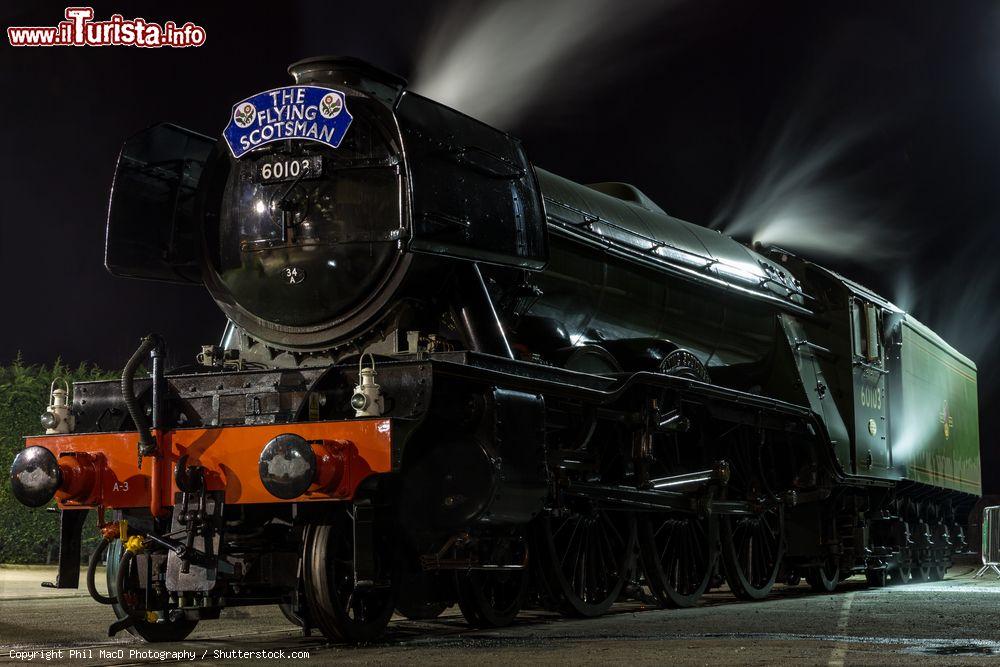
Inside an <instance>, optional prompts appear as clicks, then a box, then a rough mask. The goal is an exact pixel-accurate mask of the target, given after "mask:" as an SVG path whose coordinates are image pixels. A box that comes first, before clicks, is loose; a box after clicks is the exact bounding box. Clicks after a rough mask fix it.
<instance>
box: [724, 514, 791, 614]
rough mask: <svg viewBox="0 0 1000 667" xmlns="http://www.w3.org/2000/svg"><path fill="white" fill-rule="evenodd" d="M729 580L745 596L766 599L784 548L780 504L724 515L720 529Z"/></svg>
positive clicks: (730, 584) (735, 591) (743, 597)
mask: <svg viewBox="0 0 1000 667" xmlns="http://www.w3.org/2000/svg"><path fill="white" fill-rule="evenodd" d="M719 537H720V543H721V547H722V563H723V567H724V568H725V574H726V582H727V583H728V584H729V588H730V590H732V592H733V595H735V596H736V597H738V598H740V599H742V600H763V599H764V598H766V597H767V596H768V594H769V593H770V592H771V589H772V588H773V587H774V582H775V579H777V577H778V570H779V569H780V567H781V559H782V556H783V555H784V550H785V521H784V510H783V508H782V506H781V505H775V506H774V507H770V508H768V509H766V510H764V511H763V512H761V513H760V514H755V515H753V516H739V515H728V516H724V517H722V520H721V524H720V529H719Z"/></svg>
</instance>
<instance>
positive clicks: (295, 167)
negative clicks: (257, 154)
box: [254, 155, 323, 183]
mask: <svg viewBox="0 0 1000 667" xmlns="http://www.w3.org/2000/svg"><path fill="white" fill-rule="evenodd" d="M322 175H323V158H322V157H321V156H319V155H311V156H305V157H284V156H278V157H271V158H267V159H265V160H261V161H260V162H258V163H257V165H256V167H255V169H254V181H256V182H257V183H282V182H284V181H294V180H298V179H306V178H318V177H319V176H322Z"/></svg>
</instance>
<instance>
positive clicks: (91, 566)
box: [87, 537, 118, 604]
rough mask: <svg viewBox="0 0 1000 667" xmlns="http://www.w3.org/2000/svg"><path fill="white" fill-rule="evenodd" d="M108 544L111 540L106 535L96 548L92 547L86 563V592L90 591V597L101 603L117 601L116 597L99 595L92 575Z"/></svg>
mask: <svg viewBox="0 0 1000 667" xmlns="http://www.w3.org/2000/svg"><path fill="white" fill-rule="evenodd" d="M110 544H111V540H109V539H108V538H106V537H105V538H102V539H101V542H100V544H98V545H97V548H96V549H94V553H92V554H91V555H90V561H89V562H88V563H87V592H88V593H90V597H92V598H94V600H96V601H97V602H99V603H101V604H114V603H116V602H118V599H117V598H113V597H107V596H105V595H101V593H100V591H98V590H97V584H96V583H95V581H94V579H95V576H94V575H95V573H96V572H97V565H98V563H100V562H101V556H103V555H104V552H105V551H107V549H108V546H109V545H110ZM109 592H110V591H109Z"/></svg>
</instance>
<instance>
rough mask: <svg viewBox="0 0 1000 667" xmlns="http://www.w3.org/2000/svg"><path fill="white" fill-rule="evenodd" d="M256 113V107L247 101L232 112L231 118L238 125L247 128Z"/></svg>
mask: <svg viewBox="0 0 1000 667" xmlns="http://www.w3.org/2000/svg"><path fill="white" fill-rule="evenodd" d="M256 115H257V109H255V108H254V106H253V105H252V104H250V103H249V102H247V103H246V104H244V105H242V106H239V107H237V108H236V111H234V112H233V120H234V121H235V122H236V125H237V126H238V127H241V128H247V127H250V125H251V124H252V123H253V119H254V117H255V116H256Z"/></svg>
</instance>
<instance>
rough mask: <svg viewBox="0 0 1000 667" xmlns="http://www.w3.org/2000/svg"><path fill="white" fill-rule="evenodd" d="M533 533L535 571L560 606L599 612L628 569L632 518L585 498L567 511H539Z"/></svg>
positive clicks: (574, 611)
mask: <svg viewBox="0 0 1000 667" xmlns="http://www.w3.org/2000/svg"><path fill="white" fill-rule="evenodd" d="M535 528H536V530H535V537H536V543H537V547H536V548H535V550H534V551H533V552H532V553H533V554H536V555H537V561H538V565H539V575H540V577H541V579H542V582H543V585H544V586H545V588H546V589H547V591H548V593H549V594H550V596H551V597H552V598H553V600H554V602H555V603H556V604H557V605H558V606H559V608H560V609H561V610H562V611H563V612H565V613H567V614H570V615H574V616H598V615H600V614H603V613H604V612H606V611H607V610H608V608H610V607H611V605H612V604H614V602H615V600H617V599H618V596H619V595H620V594H621V591H622V588H623V587H624V586H625V583H626V582H627V581H628V578H629V575H630V573H631V570H632V564H633V552H634V550H635V542H636V527H635V520H634V519H633V517H632V516H631V514H629V513H626V512H608V511H605V510H601V509H597V508H594V507H593V506H591V505H590V504H589V503H581V506H580V507H579V508H578V509H577V510H576V511H574V512H572V513H571V514H569V515H568V516H562V517H550V516H542V517H540V518H539V519H538V520H537V521H536V526H535Z"/></svg>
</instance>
